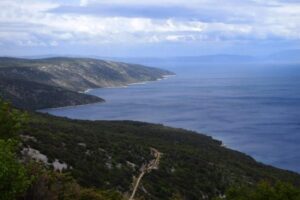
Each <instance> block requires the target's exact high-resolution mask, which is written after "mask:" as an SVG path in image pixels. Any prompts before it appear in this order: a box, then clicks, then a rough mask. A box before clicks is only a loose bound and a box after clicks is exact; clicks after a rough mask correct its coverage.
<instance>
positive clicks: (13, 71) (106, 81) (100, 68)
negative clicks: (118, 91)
mask: <svg viewBox="0 0 300 200" xmlns="http://www.w3.org/2000/svg"><path fill="white" fill-rule="evenodd" d="M171 74H173V73H171V72H169V71H165V70H161V69H157V68H151V67H145V66H142V65H135V64H126V63H121V62H112V61H104V60H97V59H89V58H63V57H57V58H46V59H17V58H5V57H4V58H0V75H2V76H5V77H10V78H13V79H25V80H30V81H35V82H39V83H43V84H47V85H52V86H57V87H62V88H64V89H68V90H73V91H84V90H86V89H89V88H99V87H113V86H122V85H126V84H130V83H135V82H142V81H154V80H157V79H159V78H163V76H165V75H171Z"/></svg>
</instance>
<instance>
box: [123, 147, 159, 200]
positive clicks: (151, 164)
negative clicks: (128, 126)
mask: <svg viewBox="0 0 300 200" xmlns="http://www.w3.org/2000/svg"><path fill="white" fill-rule="evenodd" d="M150 150H151V153H152V155H154V157H155V159H153V160H151V161H150V162H149V163H147V164H144V165H143V166H142V167H141V168H140V171H141V173H140V174H139V176H138V178H137V179H135V180H134V182H133V185H134V187H133V190H132V193H131V195H130V197H129V200H134V196H135V193H136V191H137V189H138V188H139V185H140V183H141V180H142V178H143V176H144V175H145V174H146V173H150V172H151V171H152V170H154V169H158V167H159V161H160V158H161V155H162V153H161V152H159V151H158V150H157V149H155V148H150Z"/></svg>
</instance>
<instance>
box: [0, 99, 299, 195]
mask: <svg viewBox="0 0 300 200" xmlns="http://www.w3.org/2000/svg"><path fill="white" fill-rule="evenodd" d="M0 104H1V105H0V130H1V132H0V137H1V140H0V151H1V152H0V161H1V162H0V169H1V170H0V171H1V173H0V192H1V194H2V195H1V197H0V198H1V199H3V200H4V199H6V200H9V199H46V200H47V199H108V200H109V199H128V195H129V193H130V192H131V191H132V181H133V177H134V176H137V175H138V174H139V170H140V167H141V166H142V165H143V164H144V163H147V162H148V161H149V160H151V159H153V155H152V154H151V153H150V149H151V148H156V149H158V150H159V151H160V152H161V153H162V158H161V161H160V164H159V168H158V169H157V170H154V171H152V172H151V173H148V174H146V175H145V177H144V179H143V180H142V182H141V186H140V187H139V189H138V191H137V196H136V198H135V199H153V200H154V199H182V200H184V199H189V200H193V199H213V198H216V199H217V198H225V197H226V199H232V200H235V199H245V200H248V199H254V200H255V199H258V200H260V199H273V198H272V197H273V196H276V197H278V198H277V199H278V200H279V199H280V200H284V199H299V189H298V187H299V185H300V175H298V174H296V173H293V172H289V171H284V170H280V169H276V168H273V167H271V166H266V165H263V164H261V163H258V162H256V161H255V160H254V159H252V158H251V157H249V156H247V155H245V154H243V153H240V152H237V151H233V150H230V149H227V148H226V147H223V146H222V144H221V142H220V141H217V140H214V139H212V138H211V137H208V136H205V135H202V134H198V133H194V132H190V131H186V130H182V129H175V128H170V127H165V126H163V125H155V124H149V123H142V122H132V121H95V122H92V121H79V120H70V119H67V118H60V117H54V116H49V115H45V114H38V113H25V112H23V111H19V110H16V109H13V108H11V106H10V105H9V104H8V103H4V102H1V103H0ZM33 152H34V153H33ZM262 181H263V182H262ZM268 196H269V197H270V198H269V197H268ZM265 197H266V198H265ZM267 197H268V198H267Z"/></svg>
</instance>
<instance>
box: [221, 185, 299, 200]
mask: <svg viewBox="0 0 300 200" xmlns="http://www.w3.org/2000/svg"><path fill="white" fill-rule="evenodd" d="M221 199H224V200H299V199H300V189H299V188H296V187H295V186H293V185H291V184H288V183H283V182H277V183H276V184H275V185H272V184H270V183H269V182H266V181H263V182H261V183H259V184H257V185H255V186H234V187H232V188H230V189H229V190H228V191H227V192H226V194H225V196H224V197H223V198H217V199H216V200H221Z"/></svg>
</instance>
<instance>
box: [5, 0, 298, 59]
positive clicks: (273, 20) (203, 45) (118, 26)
mask: <svg viewBox="0 0 300 200" xmlns="http://www.w3.org/2000/svg"><path fill="white" fill-rule="evenodd" d="M0 8H1V12H0V55H2V56H32V55H81V56H89V55H90V56H109V57H153V56H155V57H164V56H196V55H207V54H244V55H266V54H269V53H273V52H277V51H283V50H288V49H299V48H300V0H0Z"/></svg>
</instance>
